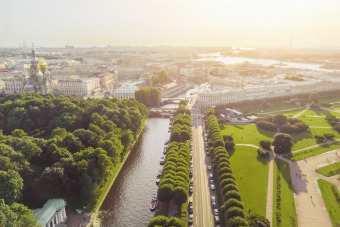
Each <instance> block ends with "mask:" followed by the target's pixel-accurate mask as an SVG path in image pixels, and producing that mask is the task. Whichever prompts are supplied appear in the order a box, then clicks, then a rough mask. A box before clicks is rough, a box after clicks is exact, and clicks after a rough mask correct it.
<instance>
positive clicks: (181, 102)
mask: <svg viewBox="0 0 340 227" xmlns="http://www.w3.org/2000/svg"><path fill="white" fill-rule="evenodd" d="M179 105H187V103H186V102H185V100H183V99H181V101H179Z"/></svg>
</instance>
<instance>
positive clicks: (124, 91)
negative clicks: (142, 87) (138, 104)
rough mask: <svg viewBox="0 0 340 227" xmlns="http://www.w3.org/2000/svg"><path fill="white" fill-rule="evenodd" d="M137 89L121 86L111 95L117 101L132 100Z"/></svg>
mask: <svg viewBox="0 0 340 227" xmlns="http://www.w3.org/2000/svg"><path fill="white" fill-rule="evenodd" d="M138 89H139V88H138V87H137V86H123V87H120V88H118V89H116V90H115V91H114V93H113V96H114V97H116V98H119V99H134V98H135V92H136V91H137V90H138Z"/></svg>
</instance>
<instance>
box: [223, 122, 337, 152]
mask: <svg viewBox="0 0 340 227" xmlns="http://www.w3.org/2000/svg"><path fill="white" fill-rule="evenodd" d="M220 128H221V133H222V135H232V136H233V138H234V143H243V144H254V145H257V146H259V142H260V141H261V140H270V141H272V140H273V138H274V135H275V134H274V132H270V131H268V130H264V129H260V128H257V127H256V125H255V124H250V125H228V124H226V125H223V126H221V127H220ZM324 133H333V134H334V135H335V139H337V138H340V134H339V133H338V132H336V131H333V130H332V129H328V128H314V129H313V128H311V129H309V130H308V131H306V132H302V133H298V134H293V135H291V136H292V141H293V143H294V145H293V148H292V150H293V151H294V150H298V149H302V148H305V147H309V146H312V145H315V144H317V141H316V140H315V139H314V137H313V135H315V134H324Z"/></svg>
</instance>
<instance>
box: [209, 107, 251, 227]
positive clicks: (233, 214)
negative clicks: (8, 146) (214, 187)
mask: <svg viewBox="0 0 340 227" xmlns="http://www.w3.org/2000/svg"><path fill="white" fill-rule="evenodd" d="M207 116H208V121H207V129H208V130H207V132H208V138H209V141H210V143H209V144H210V145H211V149H210V153H211V158H212V162H213V163H214V164H213V166H214V168H215V169H216V170H217V173H218V176H219V179H220V184H221V187H222V191H223V194H224V198H225V204H224V205H223V206H222V207H221V209H222V210H223V211H225V212H227V215H228V222H229V226H230V227H236V226H237V227H239V226H248V222H247V221H246V220H245V214H244V207H243V204H242V202H241V195H240V192H239V189H238V187H237V185H236V181H235V177H234V175H233V172H232V170H231V166H230V162H229V155H228V153H227V151H226V149H225V144H224V139H223V137H222V136H221V132H220V128H219V124H218V121H217V119H216V117H215V115H214V114H213V111H212V110H211V109H209V110H208V111H207ZM228 141H230V140H228Z"/></svg>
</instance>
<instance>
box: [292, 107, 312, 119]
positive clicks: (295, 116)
mask: <svg viewBox="0 0 340 227" xmlns="http://www.w3.org/2000/svg"><path fill="white" fill-rule="evenodd" d="M307 110H309V105H307V107H306V108H305V109H304V110H302V111H301V112H300V113H298V114H295V115H294V116H293V117H292V118H297V117H300V116H301V115H302V114H303V113H304V112H306V111H307Z"/></svg>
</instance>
